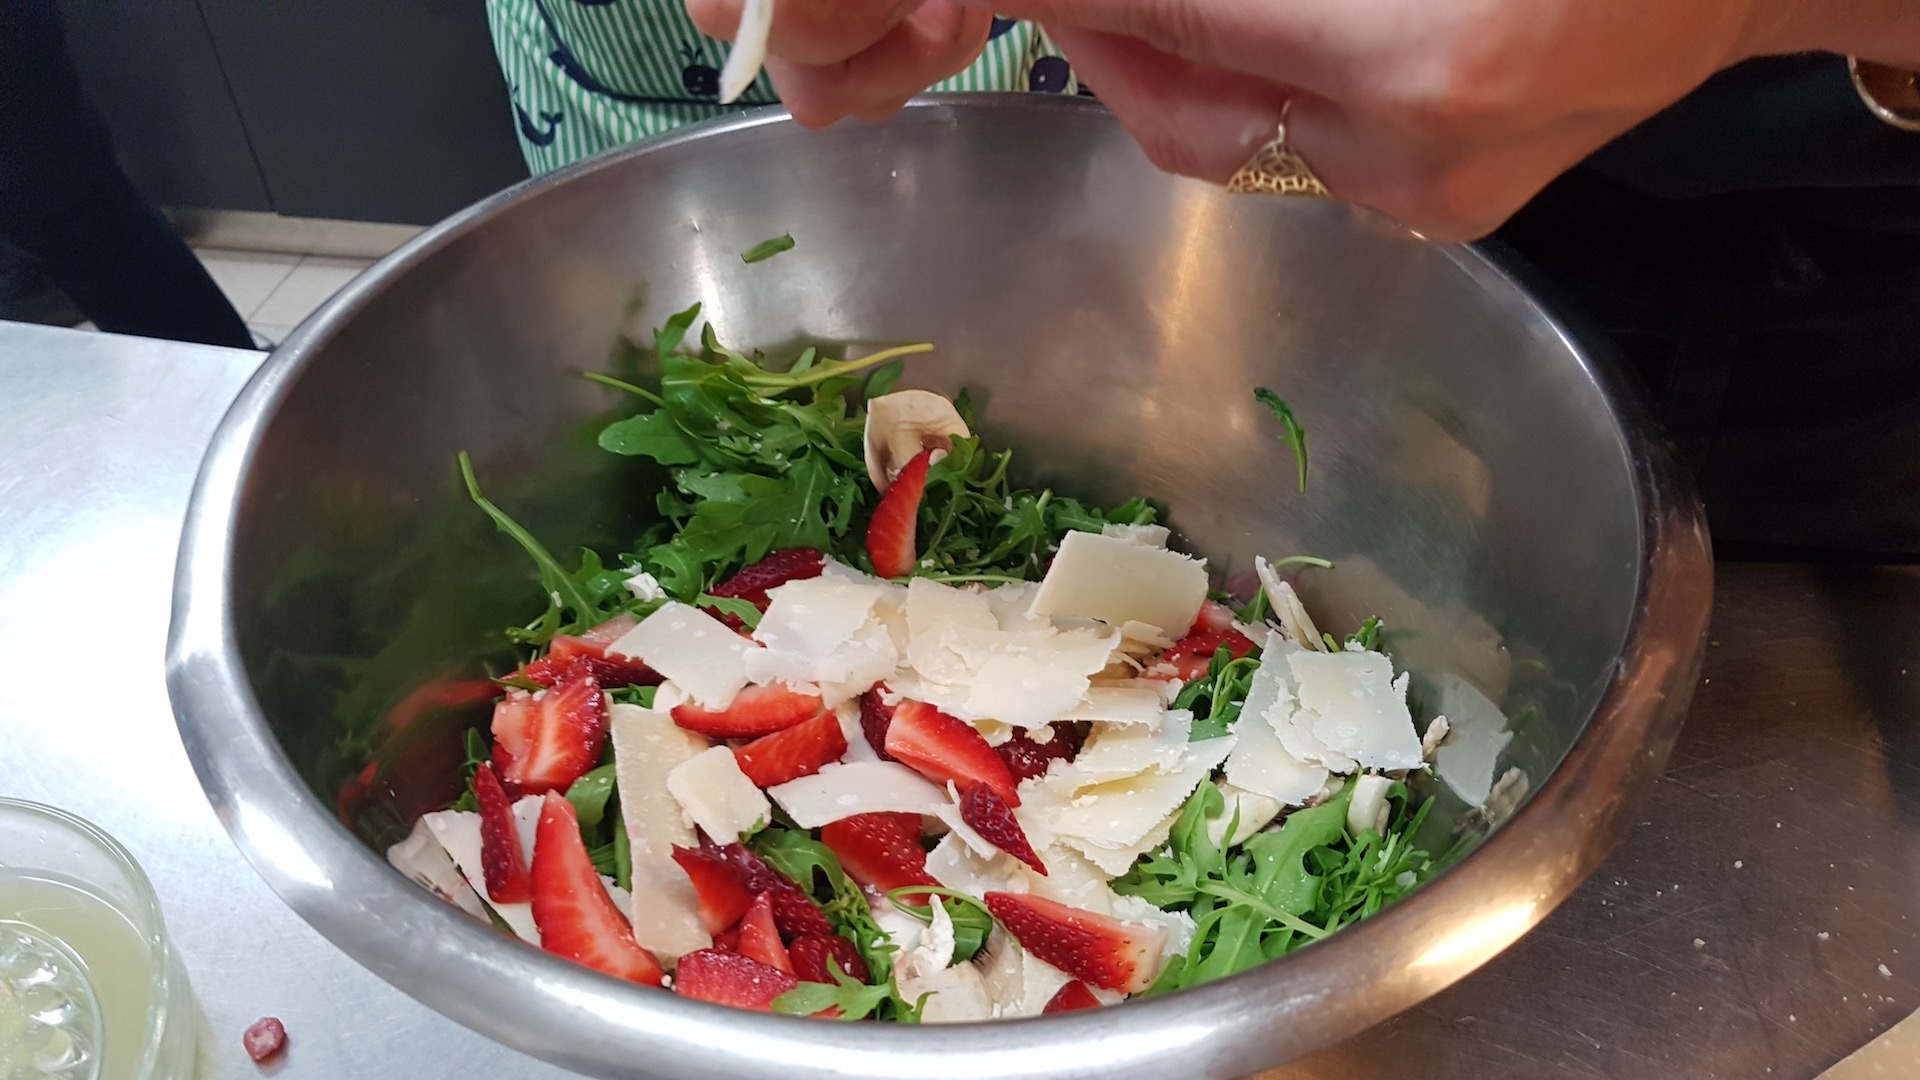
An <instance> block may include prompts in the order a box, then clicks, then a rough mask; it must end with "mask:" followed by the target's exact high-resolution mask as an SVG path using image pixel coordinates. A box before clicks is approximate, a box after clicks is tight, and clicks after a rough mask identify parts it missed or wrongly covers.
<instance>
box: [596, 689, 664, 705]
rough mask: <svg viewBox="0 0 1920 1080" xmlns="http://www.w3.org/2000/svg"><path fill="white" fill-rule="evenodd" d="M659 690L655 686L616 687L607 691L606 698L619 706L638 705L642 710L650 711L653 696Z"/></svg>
mask: <svg viewBox="0 0 1920 1080" xmlns="http://www.w3.org/2000/svg"><path fill="white" fill-rule="evenodd" d="M659 690H660V688H659V687H657V686H616V687H614V688H613V689H611V690H609V691H607V696H608V697H610V698H612V699H613V700H614V701H615V702H616V703H618V704H621V705H638V706H640V707H641V708H643V709H651V708H653V696H654V695H655V694H656V693H658V692H659Z"/></svg>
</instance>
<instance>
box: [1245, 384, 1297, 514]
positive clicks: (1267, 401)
mask: <svg viewBox="0 0 1920 1080" xmlns="http://www.w3.org/2000/svg"><path fill="white" fill-rule="evenodd" d="M1253 399H1254V400H1255V401H1258V402H1259V403H1260V404H1262V405H1265V406H1266V407H1267V408H1268V409H1270V410H1272V411H1273V415H1274V416H1275V417H1276V418H1277V419H1278V420H1279V421H1280V422H1281V423H1282V424H1284V425H1286V428H1287V445H1289V446H1291V447H1293V459H1294V460H1295V461H1296V462H1298V463H1299V465H1300V490H1301V491H1305V490H1307V431H1306V429H1305V428H1303V427H1301V426H1300V421H1299V420H1298V419H1296V418H1295V417H1294V415H1293V407H1292V406H1291V405H1288V404H1287V403H1286V402H1285V401H1282V400H1281V399H1280V395H1278V394H1276V393H1274V392H1273V391H1271V390H1269V389H1267V388H1266V387H1264V386H1256V387H1254V388H1253Z"/></svg>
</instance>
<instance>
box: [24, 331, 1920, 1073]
mask: <svg viewBox="0 0 1920 1080" xmlns="http://www.w3.org/2000/svg"><path fill="white" fill-rule="evenodd" d="M260 359H261V357H260V356H259V355H258V354H254V353H247V352H238V351H233V350H226V349H210V348H202V347H196V346H185V345H177V344H172V343H166V342H154V341H145V340H140V339H133V338H123V337H114V336H110V335H105V334H85V333H80V332H77V331H69V330H52V329H46V328H41V327H27V326H20V325H18V324H11V323H0V394H4V395H5V397H6V399H7V400H8V402H9V405H10V406H11V407H10V409H9V414H8V418H7V420H6V421H5V423H4V424H0V461H4V462H5V463H6V465H5V467H4V469H0V656H4V657H6V658H7V659H8V661H9V662H10V664H11V665H12V669H13V671H14V672H15V676H14V677H13V678H11V679H8V680H5V681H4V682H0V793H3V794H7V795H14V796H19V797H23V798H28V799H34V800H38V801H42V802H47V803H52V804H54V805H57V806H61V807H64V808H66V809H68V810H72V811H74V812H76V813H79V814H81V815H83V816H86V817H88V818H90V819H92V820H93V821H95V822H97V823H98V824H100V825H101V826H102V827H104V828H105V829H107V830H108V831H109V832H111V833H113V834H114V835H115V836H117V837H119V838H120V840H121V841H122V842H123V843H125V844H126V845H127V846H128V847H129V848H130V849H131V850H132V851H133V853H134V855H135V856H136V857H137V858H138V859H139V860H140V862H141V864H142V865H143V866H144V867H145V868H146V870H147V873H148V874H149V875H150V876H151V877H152V878H153V881H154V885H155V887H156V889H157V890H158V891H159V893H160V897H161V900H162V903H163V904H164V906H165V908H166V913H167V919H168V925H169V929H170V932H171V934H172V936H173V938H174V940H175V941H176V942H177V944H178V945H179V947H180V949H181V950H182V952H183V953H184V954H185V958H186V963H187V968H188V971H189V973H190V974H191V976H192V979H193V983H194V988H195V992H196V995H197V997H198V999H199V1003H200V1006H201V1010H202V1014H203V1024H202V1031H201V1074H202V1076H203V1077H209V1078H213V1077H218V1078H229V1077H245V1076H253V1075H258V1074H257V1072H256V1070H255V1069H254V1067H253V1065H252V1064H251V1063H250V1062H249V1061H248V1060H247V1059H246V1057H245V1055H244V1053H243V1052H242V1050H241V1047H240V1032H241V1031H242V1030H244V1029H245V1028H246V1026H247V1025H248V1024H250V1023H252V1022H253V1021H254V1020H255V1019H256V1018H258V1017H260V1016H263V1015H276V1016H279V1017H280V1018H281V1019H282V1020H284V1021H285V1022H286V1026H287V1031H288V1033H289V1037H290V1040H291V1053H290V1056H289V1058H288V1060H287V1061H286V1063H285V1064H284V1066H282V1067H281V1068H280V1069H278V1070H277V1072H278V1073H279V1074H280V1075H283V1076H286V1077H289V1078H296V1077H314V1078H329V1080H331V1078H339V1077H398V1076H405V1077H408V1078H409V1080H431V1078H435V1077H462V1078H466V1077H473V1076H486V1077H498V1078H502V1080H508V1078H510V1080H536V1078H544V1077H561V1076H565V1075H568V1074H566V1073H563V1072H561V1071H560V1070H557V1069H554V1068H552V1067H550V1066H547V1065H544V1064H541V1063H539V1062H536V1061H534V1060H532V1059H530V1058H527V1057H524V1056H522V1055H520V1054H518V1053H515V1052H512V1051H509V1050H506V1049H504V1048H501V1047H498V1046H496V1045H494V1044H492V1043H490V1042H488V1041H487V1040H485V1039H483V1038H481V1037H480V1036H478V1035H475V1034H473V1033H471V1032H469V1031H467V1030H466V1029H464V1028H461V1027H458V1026H457V1025H455V1024H453V1023H452V1022H450V1021H447V1020H445V1019H443V1018H441V1017H440V1016H439V1015H438V1014H436V1013H433V1012H430V1011H429V1010H427V1009H425V1008H424V1007H422V1006H420V1005H417V1004H415V1003H414V1002H412V1001H411V1000H410V999H408V998H406V997H404V996H402V995H401V994H400V993H398V992H397V991H395V990H393V989H391V988H389V987H388V986H387V985H386V984H385V983H383V982H381V981H380V980H378V979H376V978H374V977H373V976H372V975H370V974H368V973H367V972H366V971H364V970H363V969H361V968H360V967H359V966H358V965H357V964H356V963H354V962H353V961H352V960H350V959H348V958H347V957H346V955H345V954H343V953H341V952H340V951H338V950H337V949H335V948H334V947H333V946H332V945H330V944H328V943H327V942H326V941H325V940H324V939H322V938H321V937H320V936H319V935H318V934H316V933H315V932H314V931H312V930H311V929H309V928H308V927H307V926H306V924H305V923H303V922H301V921H300V920H299V919H298V918H297V917H295V916H294V915H293V914H292V912H291V911H289V910H288V909H287V908H286V907H285V906H284V905H283V904H281V902H280V901H279V899H278V898H277V897H275V896H274V895H273V894H272V893H271V892H270V891H269V890H268V889H267V888H266V886H265V885H264V884H263V883H262V882H261V881H260V880H259V879H258V878H257V877H256V876H255V875H254V873H253V871H252V869H251V868H250V867H248V866H247V864H246V863H245V862H244V861H243V860H242V859H241V858H240V856H239V853H238V852H237V851H236V850H235V849H234V848H233V846H232V845H231V844H230V843H229V842H228V840H227V837H226V834H225V832H224V831H223V830H222V828H221V826H220V823H219V822H218V821H217V820H216V819H215V817H214V815H213V813H212V811H211V810H210V809H209V808H208V805H207V803H206V801H205V799H204V798H203V797H202V795H201V792H200V787H199V784H198V782H197V781H196V780H195V778H194V775H193V771H192V769H191V767H190V766H189V765H188V763H187V759H186V755H185V753H184V751H183V750H182V749H181V746H180V740H179V738H178V736H177V734H176V733H175V730H174V726H173V717H172V713H171V711H170V709H169V707H168V703H167V696H166V688H165V685H164V683H163V681H162V671H161V656H162V649H163V642H164V640H165V636H166V624H167V617H168V607H169V601H170V586H171V583H172V567H173V559H174V548H175V543H176V540H177V534H178V532H179V528H180V524H181V519H182V515H183V513H184V511H185V507H186V499H187V493H188V490H189V488H190V487H191V484H192V480H193V475H194V471H195V469H196V467H197V466H198V464H199V460H200V454H201V450H202V449H203V447H204V446H205V444H206V441H207V439H208V437H209V436H210V435H211V434H212V431H213V427H214V424H215V422H216V421H217V420H218V419H219V417H220V414H221V413H222V412H223V411H224V409H225V407H226V405H227V402H228V401H229V400H230V399H231V398H232V397H233V395H234V394H235V393H236V392H237V391H238V390H239V388H240V386H241V385H242V384H243V383H244V382H245V381H246V379H247V377H248V376H249V375H250V374H251V373H252V371H253V369H254V367H255V366H256V365H257V364H258V363H259V361H260ZM1719 574H1720V579H1719V599H1718V601H1717V610H1716V612H1715V616H1714V619H1715V622H1714V627H1715V629H1714V634H1713V645H1712V647H1711V649H1710V651H1709V654H1708V659H1707V665H1706V671H1705V674H1704V676H1703V685H1702V686H1701V688H1700V691H1699V693H1698V695H1697V697H1696V699H1695V705H1694V709H1693V714H1692V716H1691V717H1690V719H1689V720H1688V724H1687V728H1686V732H1685V734H1684V735H1683V736H1682V737H1681V742H1680V747H1679V749H1678V750H1677V751H1676V753H1675V755H1674V759H1673V761H1672V763H1671V764H1670V766H1669V767H1668V770H1667V775H1666V776H1665V777H1664V778H1663V779H1662V780H1661V782H1660V784H1659V786H1658V788H1657V790H1656V793H1655V796H1654V799H1653V801H1652V802H1651V804H1650V805H1648V806H1647V807H1646V808H1645V810H1644V812H1643V813H1642V814H1641V815H1640V821H1641V824H1640V825H1639V826H1638V828H1636V829H1635V831H1634V832H1633V834H1632V835H1631V836H1630V837H1629V839H1628V840H1627V842H1626V843H1625V845H1624V846H1623V847H1622V848H1621V849H1620V850H1619V851H1618V852H1616V853H1615V854H1614V856H1613V858H1612V859H1611V860H1610V861H1609V862H1608V863H1607V865H1606V866H1605V867H1603V868H1602V869H1601V870H1600V872H1599V873H1597V874H1596V875H1594V877H1593V878H1592V879H1590V880H1589V881H1588V883H1587V884H1586V885H1585V886H1584V887H1583V888H1581V890H1580V891H1579V892H1578V893H1576V894H1575V895H1574V897H1573V898H1572V899H1570V900H1569V901H1568V902H1567V903H1566V904H1565V905H1563V906H1562V907H1561V908H1560V909H1559V910H1558V911H1556V912H1555V913H1554V914H1553V915H1552V916H1551V917H1550V918H1548V919H1547V921H1546V922H1545V923H1543V924H1542V925H1541V926H1540V927H1539V929H1537V930H1535V931H1534V932H1533V933H1532V934H1531V935H1529V936H1528V937H1527V938H1525V939H1524V940H1523V941H1521V942H1520V944H1519V945H1517V946H1515V947H1514V948H1513V949H1511V950H1509V951H1508V952H1507V953H1505V954H1504V955H1502V956H1500V957H1499V958H1498V959H1496V960H1495V961H1494V962H1493V963H1491V964H1489V965H1488V966H1487V967H1486V968H1484V969H1483V970H1481V971H1480V972H1478V973H1476V974H1475V975H1473V976H1472V977H1470V978H1468V979H1467V980H1466V981H1464V982H1462V983H1461V984H1459V985H1458V986H1456V987H1454V988H1453V989H1452V990H1450V991H1448V992H1447V993H1444V994H1442V995H1440V996H1439V997H1436V998H1434V999H1433V1000H1431V1001H1429V1002H1427V1003H1426V1004H1425V1005H1423V1006H1421V1007H1419V1008H1417V1009H1415V1010H1413V1011H1412V1012H1410V1013H1408V1014H1406V1015H1404V1016H1401V1017H1399V1018H1398V1019H1396V1020H1394V1021H1392V1022H1390V1023H1388V1024H1385V1025H1383V1026H1381V1027H1379V1028H1376V1029H1375V1030H1373V1031H1371V1032H1368V1033H1367V1034H1365V1035H1363V1036H1361V1037H1359V1038H1357V1039H1355V1040H1353V1041H1352V1042H1350V1043H1348V1044H1346V1045H1344V1046H1341V1047H1338V1048H1336V1049H1334V1050H1331V1051H1327V1052H1325V1053H1322V1054H1320V1055H1317V1056H1315V1057H1313V1058H1311V1059H1309V1060H1307V1061H1304V1062H1301V1063H1298V1064H1296V1065H1293V1066H1289V1067H1287V1068H1283V1069H1279V1070H1274V1071H1273V1072H1270V1073H1268V1074H1265V1075H1266V1077H1268V1078H1269V1080H1359V1078H1368V1080H1373V1078H1380V1077H1401V1076H1407V1075H1415V1074H1417V1075H1421V1076H1425V1077H1434V1078H1455V1077H1457V1078H1462V1080H1465V1078H1472V1080H1494V1078H1500V1077H1513V1078H1516V1080H1518V1078H1526V1080H1536V1078H1546V1077H1609V1078H1612V1077H1631V1078H1633V1080H1667V1078H1673V1080H1681V1078H1685V1080H1701V1078H1745V1077H1781V1078H1785V1080H1806V1078H1811V1077H1814V1076H1816V1075H1817V1074H1818V1073H1820V1072H1821V1071H1822V1070H1824V1069H1825V1068H1827V1067H1828V1066H1830V1065H1832V1064H1833V1063H1834V1062H1835V1061H1837V1060H1839V1059H1840V1058H1842V1057H1844V1056H1845V1055H1846V1054H1848V1053H1849V1052H1851V1051H1852V1050H1853V1049H1855V1048H1856V1047H1858V1046H1860V1045H1861V1044H1863V1043H1865V1042H1866V1041H1867V1040H1869V1039H1871V1038H1872V1037H1873V1036H1875V1035H1877V1034H1878V1033H1879V1032H1881V1031H1882V1030H1884V1029H1886V1028H1887V1027H1889V1026H1891V1025H1892V1024H1894V1023H1895V1022H1897V1021H1898V1020H1900V1019H1901V1018H1903V1017H1905V1016H1906V1015H1907V1014H1908V1013H1910V1012H1912V1011H1913V1009H1914V1008H1915V1006H1916V1005H1920V940H1917V938H1920V618H1916V613H1920V569H1913V568H1908V569H1896V568H1875V567H1845V568H1842V567H1813V566H1791V565H1760V564H1746V565H1741V564H1733V565H1728V564H1722V565H1721V567H1720V568H1719ZM1823 934H1824V935H1826V936H1825V937H1822V936H1821V935H1823ZM1882 965H1884V968H1885V973H1883V972H1882V970H1881V968H1882Z"/></svg>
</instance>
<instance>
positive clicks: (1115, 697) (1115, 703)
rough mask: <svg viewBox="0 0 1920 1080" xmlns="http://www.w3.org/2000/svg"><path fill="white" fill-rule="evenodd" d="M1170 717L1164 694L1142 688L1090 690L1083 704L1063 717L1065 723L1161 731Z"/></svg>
mask: <svg viewBox="0 0 1920 1080" xmlns="http://www.w3.org/2000/svg"><path fill="white" fill-rule="evenodd" d="M1166 715H1167V703H1166V700H1165V699H1164V698H1162V697H1161V696H1160V691H1159V690H1157V689H1151V688H1148V687H1140V686H1093V687H1089V688H1088V690H1087V692H1086V694H1085V695H1084V696H1083V697H1081V699H1080V701H1079V702H1078V703H1077V704H1075V705H1074V706H1073V707H1072V708H1070V709H1068V710H1067V711H1066V712H1063V713H1061V714H1060V719H1062V720H1097V721H1099V722H1101V723H1104V724H1143V725H1145V726H1147V727H1149V728H1158V727H1159V726H1160V721H1161V720H1162V719H1164V718H1165V717H1166Z"/></svg>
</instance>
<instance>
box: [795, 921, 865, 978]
mask: <svg viewBox="0 0 1920 1080" xmlns="http://www.w3.org/2000/svg"><path fill="white" fill-rule="evenodd" d="M787 952H788V953H789V954H790V955H791V956H792V957H793V973H794V974H795V975H797V976H799V978H800V981H801V982H817V983H826V984H827V985H829V986H831V985H833V984H834V983H836V982H838V981H839V980H837V979H835V978H834V977H833V972H831V971H829V970H828V969H827V964H828V962H829V961H831V962H832V963H833V964H834V965H836V966H837V967H839V969H840V970H841V971H844V972H846V973H847V974H848V975H851V976H853V977H854V978H855V979H857V980H859V981H860V982H866V981H867V980H868V979H869V978H871V977H872V976H871V975H870V974H869V972H868V971H867V962H866V961H865V960H862V959H860V950H859V949H856V948H854V947H853V942H851V941H848V940H847V939H846V938H843V937H841V936H840V935H839V934H807V935H806V936H804V937H797V938H794V939H793V944H791V945H789V946H787Z"/></svg>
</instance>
